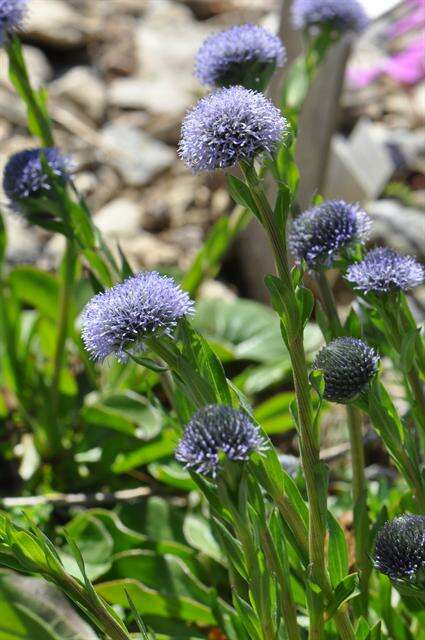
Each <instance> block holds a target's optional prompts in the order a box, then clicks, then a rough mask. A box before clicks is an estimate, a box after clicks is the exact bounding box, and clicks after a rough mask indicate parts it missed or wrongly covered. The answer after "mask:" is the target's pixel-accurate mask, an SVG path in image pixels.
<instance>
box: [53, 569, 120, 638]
mask: <svg viewBox="0 0 425 640" xmlns="http://www.w3.org/2000/svg"><path fill="white" fill-rule="evenodd" d="M61 586H62V588H63V590H64V591H65V592H66V593H67V594H68V596H69V597H70V598H71V600H72V601H73V602H77V603H78V604H79V606H80V607H81V608H82V609H83V610H85V611H87V612H88V614H89V616H90V618H91V619H92V621H93V622H94V623H95V624H96V626H97V627H98V628H99V629H100V630H101V631H102V632H103V633H105V635H106V637H107V638H110V639H111V640H130V637H131V636H130V634H129V633H128V632H127V631H126V630H125V629H124V627H122V626H121V625H120V624H119V622H118V621H117V620H115V618H114V617H113V616H112V615H111V614H110V613H109V611H108V610H107V608H106V607H105V606H104V605H103V603H102V601H101V600H100V598H97V599H96V601H95V599H94V598H93V597H90V595H89V594H88V593H87V591H86V590H85V589H84V587H83V586H82V585H81V584H80V583H79V582H78V581H77V580H76V579H75V578H73V577H72V576H70V575H66V577H65V578H64V580H62V581H61Z"/></svg>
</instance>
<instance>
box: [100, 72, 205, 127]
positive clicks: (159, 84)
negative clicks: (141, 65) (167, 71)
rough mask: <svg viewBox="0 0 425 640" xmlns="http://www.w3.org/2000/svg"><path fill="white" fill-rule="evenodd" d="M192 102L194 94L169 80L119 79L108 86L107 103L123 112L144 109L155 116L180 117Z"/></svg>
mask: <svg viewBox="0 0 425 640" xmlns="http://www.w3.org/2000/svg"><path fill="white" fill-rule="evenodd" d="M192 101H193V92H192V91H191V90H189V89H187V88H186V89H184V88H182V87H181V86H177V87H176V86H175V84H174V82H173V81H172V80H171V78H170V77H169V76H168V77H167V78H164V77H161V76H155V77H152V78H149V79H146V80H145V79H139V78H117V79H116V80H113V81H112V82H111V83H110V85H109V87H108V102H109V104H110V105H112V106H115V107H120V108H121V109H144V110H146V111H149V112H150V113H152V114H156V115H162V114H167V115H169V116H170V117H172V118H173V119H174V120H177V118H181V117H182V116H183V114H184V112H185V111H186V109H187V107H188V106H189V105H190V104H191V102H192Z"/></svg>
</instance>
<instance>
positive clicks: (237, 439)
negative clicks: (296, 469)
mask: <svg viewBox="0 0 425 640" xmlns="http://www.w3.org/2000/svg"><path fill="white" fill-rule="evenodd" d="M264 447H265V441H264V440H263V438H262V437H261V434H260V430H259V428H258V427H257V426H256V425H254V424H253V423H252V422H251V420H250V419H249V417H248V416H247V414H246V413H244V412H243V411H238V410H236V409H232V408H231V407H226V406H223V405H209V406H207V407H203V408H202V409H200V410H199V411H197V412H196V413H195V414H194V415H193V416H192V418H191V420H190V421H189V423H188V424H187V426H186V429H185V431H184V434H183V437H182V439H181V440H180V442H179V445H178V447H177V450H176V458H177V460H179V462H182V463H183V464H184V465H185V466H186V468H189V469H194V470H195V471H197V472H198V473H201V474H204V475H209V476H213V477H215V476H216V475H217V472H218V471H219V467H220V453H223V454H225V456H226V457H227V458H228V459H229V460H232V461H243V460H247V459H248V458H249V456H250V454H251V453H252V452H253V451H260V450H262V449H264Z"/></svg>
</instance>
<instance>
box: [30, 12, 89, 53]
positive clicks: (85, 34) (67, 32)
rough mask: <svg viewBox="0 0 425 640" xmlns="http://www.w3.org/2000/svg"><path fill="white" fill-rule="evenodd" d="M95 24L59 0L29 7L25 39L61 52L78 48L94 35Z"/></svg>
mask: <svg viewBox="0 0 425 640" xmlns="http://www.w3.org/2000/svg"><path fill="white" fill-rule="evenodd" d="M94 28H95V23H94V22H93V21H92V20H90V19H89V18H87V17H85V16H84V15H82V13H81V12H77V11H76V10H74V9H73V8H72V7H71V6H70V4H69V3H67V2H64V1H63V0H37V2H35V3H31V4H30V6H29V10H28V15H27V18H26V20H25V38H26V39H28V40H31V41H34V42H37V43H40V44H46V45H49V46H50V47H58V48H61V49H66V48H74V47H79V46H81V45H83V44H85V43H86V42H87V41H88V40H89V39H90V36H91V35H92V34H93V33H94Z"/></svg>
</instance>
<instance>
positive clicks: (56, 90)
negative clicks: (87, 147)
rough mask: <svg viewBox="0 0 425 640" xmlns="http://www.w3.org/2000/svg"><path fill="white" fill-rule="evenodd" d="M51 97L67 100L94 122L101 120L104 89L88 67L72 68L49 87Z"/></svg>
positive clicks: (104, 106) (103, 107)
mask: <svg viewBox="0 0 425 640" xmlns="http://www.w3.org/2000/svg"><path fill="white" fill-rule="evenodd" d="M50 91H51V93H52V95H54V96H57V97H64V98H69V99H70V100H72V101H73V102H74V103H75V104H76V105H77V106H79V107H80V108H81V109H82V110H83V111H84V113H85V114H87V115H88V117H89V118H90V119H91V120H93V121H94V122H99V121H101V120H102V118H103V115H104V113H105V108H106V87H105V85H104V83H103V82H102V80H101V79H100V78H99V76H98V74H97V73H96V72H95V71H94V70H93V69H91V68H90V67H73V68H72V69H71V70H70V71H67V73H65V74H64V75H63V76H62V77H61V78H59V79H58V80H56V81H55V82H53V83H52V84H51V86H50Z"/></svg>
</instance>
